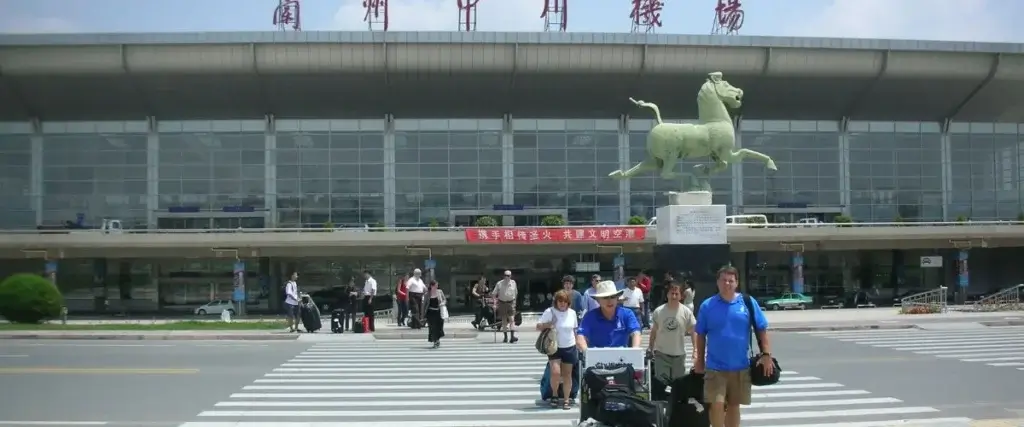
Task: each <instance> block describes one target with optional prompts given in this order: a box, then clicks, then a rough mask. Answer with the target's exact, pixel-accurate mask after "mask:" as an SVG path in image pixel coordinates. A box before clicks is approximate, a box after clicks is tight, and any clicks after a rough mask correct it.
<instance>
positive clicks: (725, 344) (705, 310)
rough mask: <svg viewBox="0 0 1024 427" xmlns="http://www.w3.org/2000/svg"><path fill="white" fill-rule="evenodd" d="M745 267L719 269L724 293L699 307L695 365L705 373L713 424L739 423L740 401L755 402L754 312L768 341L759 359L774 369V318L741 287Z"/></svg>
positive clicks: (764, 340)
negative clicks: (752, 359) (752, 395)
mask: <svg viewBox="0 0 1024 427" xmlns="http://www.w3.org/2000/svg"><path fill="white" fill-rule="evenodd" d="M738 283H739V271H737V270H736V269H735V268H733V267H732V266H726V267H722V269H720V270H718V294H717V295H714V296H712V297H710V298H708V299H706V300H704V303H702V304H701V305H700V310H699V311H697V327H696V328H695V329H696V332H697V342H696V343H694V351H695V352H696V353H697V360H696V361H695V362H694V367H693V369H694V371H695V372H698V373H701V372H705V369H706V373H705V375H704V400H706V401H707V402H708V403H709V404H710V405H711V411H710V412H709V414H708V415H709V418H711V425H712V427H739V425H740V405H749V404H750V392H751V385H750V359H749V358H748V351H749V349H750V345H751V338H750V316H754V324H755V326H756V327H755V328H754V329H755V330H756V333H757V336H758V338H760V339H761V342H762V343H763V345H764V348H763V349H762V350H763V352H762V353H761V357H760V360H759V361H758V364H759V365H761V366H762V368H763V369H764V372H765V375H771V372H772V369H773V365H772V359H771V343H770V342H769V341H768V319H765V317H764V313H763V312H762V311H761V307H760V306H758V304H756V303H754V304H751V305H752V307H753V313H750V310H748V309H747V304H746V303H745V302H744V301H743V300H744V299H745V298H748V297H747V296H745V295H743V294H741V293H738V292H736V287H737V285H738Z"/></svg>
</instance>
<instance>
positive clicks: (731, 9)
mask: <svg viewBox="0 0 1024 427" xmlns="http://www.w3.org/2000/svg"><path fill="white" fill-rule="evenodd" d="M743 17H744V14H743V5H742V4H740V0H718V6H715V19H716V20H717V22H718V26H719V27H721V28H722V30H724V31H725V33H726V34H735V33H736V32H737V31H739V29H740V28H743Z"/></svg>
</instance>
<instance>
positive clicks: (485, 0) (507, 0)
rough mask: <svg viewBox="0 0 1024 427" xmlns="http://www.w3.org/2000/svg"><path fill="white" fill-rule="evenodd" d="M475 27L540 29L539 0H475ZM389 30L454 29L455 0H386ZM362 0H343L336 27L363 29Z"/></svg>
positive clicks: (480, 29) (456, 12)
mask: <svg viewBox="0 0 1024 427" xmlns="http://www.w3.org/2000/svg"><path fill="white" fill-rule="evenodd" d="M478 1H479V3H478V6H477V16H476V22H477V30H478V31H542V30H543V29H544V19H543V18H541V17H540V15H541V12H542V9H543V7H542V5H543V3H541V2H540V1H538V0H478ZM389 3H390V5H389V15H388V16H389V28H388V30H389V31H455V30H458V28H459V10H458V7H457V5H456V0H389ZM365 16H366V9H365V8H364V7H363V1H362V0H344V1H343V4H342V6H341V8H339V9H338V12H337V13H336V14H335V15H334V22H335V26H336V29H339V30H351V31H365V30H366V29H367V23H366V22H365V21H364V20H363V18H364V17H365Z"/></svg>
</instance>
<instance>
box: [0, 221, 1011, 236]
mask: <svg viewBox="0 0 1024 427" xmlns="http://www.w3.org/2000/svg"><path fill="white" fill-rule="evenodd" d="M735 225H738V226H742V227H743V228H751V229H783V228H816V227H841V228H848V227H852V228H871V227H982V226H1022V225H1024V221H967V222H951V221H940V222H849V223H819V224H795V223H794V224H790V223H774V224H735ZM582 227H586V228H618V229H622V228H625V227H636V228H647V226H645V225H565V226H558V227H542V226H537V227H501V226H498V227H486V228H499V229H500V228H532V229H543V228H551V229H564V228H582ZM478 228H485V227H474V226H469V227H371V228H298V227H296V228H215V229H192V230H182V229H169V228H151V229H147V228H137V229H136V228H126V229H123V230H120V231H118V233H119V234H182V233H184V234H188V233H367V232H371V233H372V232H401V231H438V232H444V231H464V230H467V229H478ZM89 232H95V233H100V232H102V230H99V229H95V230H92V229H46V230H0V234H69V233H89Z"/></svg>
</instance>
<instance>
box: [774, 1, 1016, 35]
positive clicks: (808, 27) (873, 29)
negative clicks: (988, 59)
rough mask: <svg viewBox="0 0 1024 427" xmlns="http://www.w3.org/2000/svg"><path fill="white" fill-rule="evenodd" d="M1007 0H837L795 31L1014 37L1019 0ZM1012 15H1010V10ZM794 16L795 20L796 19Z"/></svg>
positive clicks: (792, 32)
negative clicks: (1014, 21) (1013, 21)
mask: <svg viewBox="0 0 1024 427" xmlns="http://www.w3.org/2000/svg"><path fill="white" fill-rule="evenodd" d="M1013 3H1014V2H1006V1H1005V0H832V1H831V2H830V4H829V5H828V6H826V7H824V8H823V9H822V10H821V11H820V13H812V14H810V16H806V15H805V16H803V17H802V18H803V19H800V20H799V22H806V24H796V25H790V26H789V29H788V30H784V31H785V32H787V33H789V35H800V36H815V37H850V38H879V39H918V40H960V41H964V40H972V41H993V42H998V41H1010V40H1012V39H1013V38H1014V37H1013V31H1012V27H1011V26H1009V25H1008V24H1010V21H1008V20H1005V18H1008V17H1009V16H1013V15H1014V13H1015V12H1017V11H1014V10H1013V9H1016V7H1017V5H1015V4H1013ZM1007 15H1009V16H1007ZM793 23H794V22H791V23H790V24H793Z"/></svg>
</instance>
